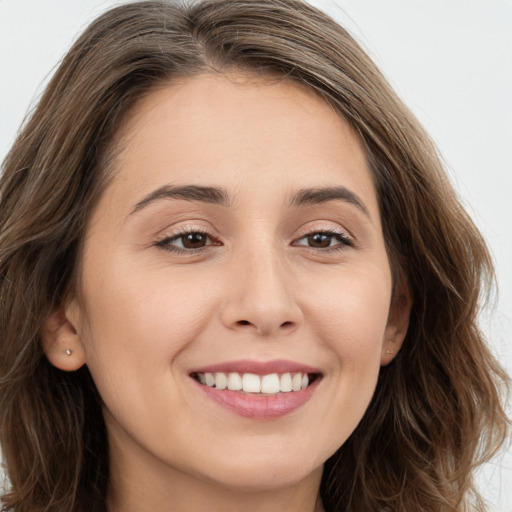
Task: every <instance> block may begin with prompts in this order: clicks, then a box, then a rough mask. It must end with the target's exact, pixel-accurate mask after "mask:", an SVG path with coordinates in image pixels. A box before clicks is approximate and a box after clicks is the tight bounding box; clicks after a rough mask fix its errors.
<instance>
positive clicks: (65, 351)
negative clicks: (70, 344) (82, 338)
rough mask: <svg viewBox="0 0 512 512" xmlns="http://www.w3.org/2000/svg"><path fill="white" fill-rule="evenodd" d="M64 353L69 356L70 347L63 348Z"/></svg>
mask: <svg viewBox="0 0 512 512" xmlns="http://www.w3.org/2000/svg"><path fill="white" fill-rule="evenodd" d="M64 353H65V354H66V355H67V356H70V355H71V354H72V353H73V351H72V350H71V349H70V348H67V349H66V350H64Z"/></svg>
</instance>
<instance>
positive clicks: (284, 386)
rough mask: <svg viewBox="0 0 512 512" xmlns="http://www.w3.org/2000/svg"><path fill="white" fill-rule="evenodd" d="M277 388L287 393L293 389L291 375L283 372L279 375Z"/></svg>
mask: <svg viewBox="0 0 512 512" xmlns="http://www.w3.org/2000/svg"><path fill="white" fill-rule="evenodd" d="M297 375H300V373H298V374H297ZM279 388H280V391H282V392H283V393H288V392H290V391H291V390H292V389H293V385H292V376H291V375H290V374H289V373H283V375H281V379H280V382H279Z"/></svg>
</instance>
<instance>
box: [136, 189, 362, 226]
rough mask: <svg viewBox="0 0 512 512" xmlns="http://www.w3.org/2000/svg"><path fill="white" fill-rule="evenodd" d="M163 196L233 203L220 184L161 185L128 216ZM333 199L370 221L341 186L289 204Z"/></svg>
mask: <svg viewBox="0 0 512 512" xmlns="http://www.w3.org/2000/svg"><path fill="white" fill-rule="evenodd" d="M162 199H184V200H186V201H200V202H203V203H208V204H216V205H220V206H229V205H231V204H232V202H233V201H232V199H231V198H230V196H229V193H228V192H227V190H226V189H224V188H222V187H205V186H201V185H183V186H173V185H164V186H162V187H160V188H157V189H156V190H154V191H153V192H150V193H149V194H148V195H146V196H145V197H143V198H142V199H141V200H140V201H139V202H138V203H137V204H136V205H135V206H134V207H133V208H132V210H131V212H130V215H132V214H134V213H136V212H138V211H140V210H142V209H143V208H145V207H146V206H148V205H150V204H151V203H153V202H155V201H159V200H162ZM336 200H339V201H345V202H347V203H350V204H352V205H354V206H356V207H357V208H358V209H359V210H360V211H361V212H363V213H364V214H365V215H366V216H367V217H368V218H369V219H370V220H371V216H370V212H369V211H368V208H367V207H366V206H365V204H364V203H363V201H362V200H361V199H360V198H359V197H358V196H357V195H356V194H354V192H352V191H351V190H349V189H348V188H346V187H343V186H337V187H318V188H305V189H301V190H299V191H298V192H297V193H296V194H294V195H293V197H292V200H291V202H290V204H291V206H307V205H314V204H322V203H326V202H328V201H336Z"/></svg>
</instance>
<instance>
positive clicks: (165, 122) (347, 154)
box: [113, 73, 376, 206]
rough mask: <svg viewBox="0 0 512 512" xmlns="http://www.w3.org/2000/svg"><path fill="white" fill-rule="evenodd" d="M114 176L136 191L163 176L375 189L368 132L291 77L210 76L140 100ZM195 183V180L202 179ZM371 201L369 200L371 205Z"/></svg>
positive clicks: (184, 181) (177, 181)
mask: <svg viewBox="0 0 512 512" xmlns="http://www.w3.org/2000/svg"><path fill="white" fill-rule="evenodd" d="M118 141H119V144H118V146H119V148H120V151H119V153H118V157H117V159H116V163H115V178H114V180H113V184H114V185H116V182H117V185H116V186H117V187H119V186H123V184H124V186H125V187H127V188H129V191H130V192H131V193H136V194H138V195H141V194H144V193H147V192H148V191H149V190H150V189H152V188H153V189H154V188H156V187H158V186H162V185H164V184H172V185H188V184H201V185H204V184H207V185H212V184H216V183H217V182H222V183H223V184H225V185H228V186H231V187H233V188H237V187H238V188H240V187H241V186H242V184H246V185H248V189H249V190H253V191H255V190H257V187H256V186H255V185H256V181H258V180H259V181H261V180H264V181H265V184H266V186H267V188H269V187H271V186H272V185H275V186H276V187H277V186H279V185H282V184H283V181H286V180H288V182H289V183H288V186H289V187H291V186H295V187H296V188H300V187H302V188H307V187H314V186H335V185H338V184H339V181H340V179H341V180H342V181H343V182H344V183H343V184H344V185H347V186H350V187H352V188H357V189H360V190H362V189H370V190H369V192H370V195H371V196H372V197H370V198H367V199H366V200H367V201H368V200H369V201H370V202H374V203H375V205H374V206H376V201H374V199H375V198H374V197H373V196H374V195H375V191H374V187H373V183H372V180H371V176H370V173H369V171H368V165H367V162H366V156H365V152H364V150H363V145H362V143H361V140H360V138H359V137H358V135H357V134H356V133H355V130H354V129H353V128H352V127H351V125H350V124H349V123H348V122H347V121H346V120H345V119H344V118H343V117H342V116H341V115H340V114H339V113H337V112H335V110H334V109H333V108H332V107H331V106H330V105H329V104H328V103H327V102H326V101H325V100H324V99H323V98H321V97H320V96H319V95H318V94H316V93H315V92H314V91H312V90H310V89H309V88H307V87H305V86H303V85H301V84H298V83H296V82H294V81H292V80H289V79H280V80H275V79H266V78H263V77H260V76H255V75H250V74H241V73H240V74H235V73H231V74H227V75H220V74H206V75H201V76H196V77H191V78H187V79H184V80H181V81H180V82H177V83H173V84H171V85H167V86H162V87H160V88H158V89H157V90H154V91H153V92H151V93H150V94H149V95H147V96H146V97H145V98H143V99H142V100H140V101H139V102H138V103H137V104H136V105H135V107H134V108H133V110H132V111H131V112H130V114H129V116H128V118H127V120H126V122H125V124H124V126H123V127H122V129H121V130H120V133H119V136H118ZM196 182H197V183H196ZM370 206H371V205H370Z"/></svg>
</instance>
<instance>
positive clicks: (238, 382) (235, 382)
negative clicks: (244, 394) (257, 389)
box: [228, 373, 242, 391]
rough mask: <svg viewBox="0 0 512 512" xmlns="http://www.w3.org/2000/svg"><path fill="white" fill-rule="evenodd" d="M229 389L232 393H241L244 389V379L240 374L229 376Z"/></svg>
mask: <svg viewBox="0 0 512 512" xmlns="http://www.w3.org/2000/svg"><path fill="white" fill-rule="evenodd" d="M228 389H230V390H231V391H240V390H241V389H242V377H240V375H239V374H238V373H230V374H229V375H228Z"/></svg>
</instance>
